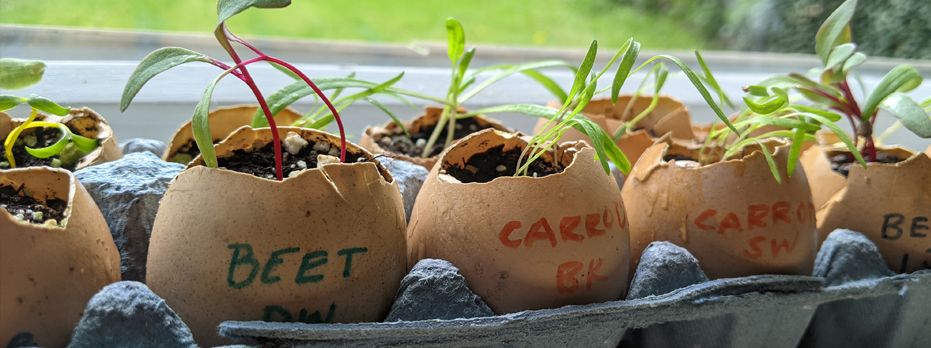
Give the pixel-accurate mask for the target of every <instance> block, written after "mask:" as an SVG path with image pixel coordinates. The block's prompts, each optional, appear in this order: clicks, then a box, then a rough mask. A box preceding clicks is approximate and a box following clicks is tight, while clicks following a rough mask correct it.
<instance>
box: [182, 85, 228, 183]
mask: <svg viewBox="0 0 931 348" xmlns="http://www.w3.org/2000/svg"><path fill="white" fill-rule="evenodd" d="M231 71H232V70H227V71H226V72H224V73H223V74H220V76H217V78H215V79H214V80H213V82H211V83H210V85H209V86H207V89H206V90H205V91H204V95H203V96H202V97H201V99H200V101H199V102H198V103H197V106H196V107H194V117H193V118H192V119H191V129H192V130H193V132H194V142H196V143H197V148H198V149H199V150H200V155H201V157H203V159H204V164H206V165H207V167H210V168H216V167H217V165H218V163H217V153H216V151H215V150H214V148H213V136H212V135H211V133H210V117H209V115H210V99H212V98H213V90H214V89H216V87H217V84H218V83H220V80H222V79H223V77H225V76H226V75H227V74H229V73H230V72H231Z"/></svg>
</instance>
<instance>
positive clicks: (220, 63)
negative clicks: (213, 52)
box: [210, 58, 246, 82]
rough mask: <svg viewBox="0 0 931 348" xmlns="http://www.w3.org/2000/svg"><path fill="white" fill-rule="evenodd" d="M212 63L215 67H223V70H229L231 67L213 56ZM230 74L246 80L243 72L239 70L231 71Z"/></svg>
mask: <svg viewBox="0 0 931 348" xmlns="http://www.w3.org/2000/svg"><path fill="white" fill-rule="evenodd" d="M210 64H211V65H213V66H215V67H218V68H220V69H223V70H229V69H230V68H231V67H230V66H229V65H226V63H223V62H221V61H219V60H216V59H213V58H210ZM230 75H233V76H236V77H237V78H239V79H240V80H242V81H243V82H245V81H246V80H243V77H242V74H240V73H239V72H238V71H232V72H230Z"/></svg>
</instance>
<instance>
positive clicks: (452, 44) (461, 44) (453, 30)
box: [446, 18, 465, 66]
mask: <svg viewBox="0 0 931 348" xmlns="http://www.w3.org/2000/svg"><path fill="white" fill-rule="evenodd" d="M446 41H447V42H446V55H447V56H449V64H450V65H452V66H456V65H457V64H458V63H459V58H461V57H462V54H463V52H465V30H463V29H462V23H459V21H458V20H456V19H455V18H448V19H446Z"/></svg>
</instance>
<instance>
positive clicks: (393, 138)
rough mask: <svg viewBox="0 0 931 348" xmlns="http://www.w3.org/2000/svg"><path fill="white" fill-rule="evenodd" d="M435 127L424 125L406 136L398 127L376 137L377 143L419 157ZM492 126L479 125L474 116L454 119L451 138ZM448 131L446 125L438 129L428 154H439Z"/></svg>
mask: <svg viewBox="0 0 931 348" xmlns="http://www.w3.org/2000/svg"><path fill="white" fill-rule="evenodd" d="M435 128H436V124H434V125H433V126H432V127H426V128H423V129H420V130H419V131H417V132H412V133H411V136H410V137H409V138H408V137H407V135H405V134H404V133H403V132H401V130H400V129H398V130H397V132H398V133H395V134H388V135H385V136H383V137H381V139H378V145H379V146H381V147H382V148H383V149H385V150H388V151H391V152H394V153H400V154H405V155H408V156H411V157H419V156H420V155H421V154H422V153H423V149H424V147H425V146H427V141H428V140H430V135H431V134H433V130H434V129H435ZM488 128H494V127H492V126H490V125H481V124H479V122H478V121H476V120H475V118H474V117H469V118H464V119H461V120H456V130H455V131H454V132H453V139H462V138H464V137H465V136H466V135H469V134H472V133H475V132H478V131H480V130H483V129H488ZM447 133H449V131H448V129H447V128H446V127H443V130H442V131H440V136H439V137H438V138H437V141H436V144H434V145H433V149H431V150H430V155H429V156H428V157H430V156H436V155H439V154H440V152H443V143H444V142H446V134H447Z"/></svg>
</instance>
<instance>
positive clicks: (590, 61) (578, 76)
mask: <svg viewBox="0 0 931 348" xmlns="http://www.w3.org/2000/svg"><path fill="white" fill-rule="evenodd" d="M597 56H598V41H597V40H592V44H591V45H590V46H589V47H588V52H587V53H585V58H584V59H582V64H580V65H579V69H578V70H577V71H576V73H575V80H574V81H573V82H572V88H570V89H569V98H570V99H571V98H574V97H575V95H576V94H578V93H579V92H581V91H582V89H583V88H584V86H585V80H586V79H587V78H588V75H589V74H590V73H591V72H592V66H593V65H595V58H596V57H597Z"/></svg>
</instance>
